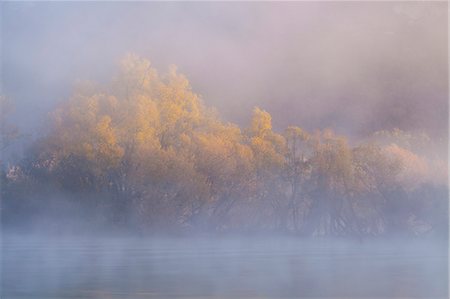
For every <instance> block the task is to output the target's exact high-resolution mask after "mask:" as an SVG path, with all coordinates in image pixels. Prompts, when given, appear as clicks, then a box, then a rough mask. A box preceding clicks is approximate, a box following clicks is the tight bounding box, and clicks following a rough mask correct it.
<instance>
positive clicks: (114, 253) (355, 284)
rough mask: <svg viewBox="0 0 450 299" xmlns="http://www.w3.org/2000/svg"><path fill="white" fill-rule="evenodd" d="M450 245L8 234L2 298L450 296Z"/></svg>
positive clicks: (4, 240) (275, 238)
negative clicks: (449, 284)
mask: <svg viewBox="0 0 450 299" xmlns="http://www.w3.org/2000/svg"><path fill="white" fill-rule="evenodd" d="M447 254H448V250H447V243H446V242H439V241H432V240H427V241H425V240H411V239H408V240H400V239H390V240H389V239H384V240H382V239H378V240H377V239H375V240H374V239H372V240H370V239H369V240H365V241H363V242H358V241H356V240H355V241H352V240H343V239H298V238H292V237H280V236H264V237H256V236H253V237H248V236H247V237H242V236H240V237H233V236H225V237H189V238H186V237H151V238H134V237H96V238H87V237H69V236H66V237H64V236H62V237H43V236H28V237H25V238H24V237H23V235H22V236H19V235H5V236H4V237H3V244H2V266H3V267H2V271H3V272H2V274H3V284H2V286H3V289H2V298H8V299H13V298H48V299H50V298H130V299H131V298H427V299H431V298H448V293H447V288H448V273H447V264H448V258H447Z"/></svg>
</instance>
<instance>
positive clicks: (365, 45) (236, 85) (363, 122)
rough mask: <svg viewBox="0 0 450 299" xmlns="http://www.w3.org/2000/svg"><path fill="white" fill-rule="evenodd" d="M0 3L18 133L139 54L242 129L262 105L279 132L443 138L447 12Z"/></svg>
mask: <svg viewBox="0 0 450 299" xmlns="http://www.w3.org/2000/svg"><path fill="white" fill-rule="evenodd" d="M0 5H1V12H2V36H1V44H2V75H3V76H2V83H3V93H5V94H7V95H8V96H10V97H11V98H12V99H13V101H14V102H15V104H16V109H17V120H18V121H20V122H21V123H22V125H23V127H25V128H34V127H36V124H38V123H39V122H40V121H42V120H43V119H44V116H45V114H46V113H47V112H48V111H49V110H50V109H51V107H52V106H53V105H54V104H55V103H56V102H57V101H59V100H62V99H64V98H66V97H67V96H68V95H69V94H70V91H71V88H72V86H73V83H74V82H75V81H76V80H77V79H90V80H99V81H108V80H109V79H110V78H111V77H112V75H113V72H114V70H115V69H116V67H117V64H118V61H119V60H120V58H121V57H122V56H123V55H124V54H125V53H127V52H135V53H137V54H139V55H141V56H144V57H146V58H148V59H149V60H150V61H151V62H152V63H153V65H154V66H155V67H157V68H158V69H159V70H160V71H161V72H163V71H164V70H165V69H166V68H167V67H168V65H169V64H172V63H173V64H176V65H177V66H178V67H179V70H180V71H181V72H182V73H184V74H186V75H187V77H188V78H189V79H190V81H191V84H192V86H193V89H194V90H195V91H196V92H198V93H199V94H201V95H202V97H203V99H204V102H205V103H206V104H207V105H211V106H215V107H217V108H218V110H219V112H220V113H221V115H222V117H223V118H224V119H225V120H229V121H232V122H237V123H239V124H242V125H245V124H247V123H248V120H249V117H250V115H251V110H252V108H253V106H259V107H261V108H263V109H265V110H267V111H269V112H270V113H271V114H272V116H273V121H274V125H275V126H276V128H279V129H281V128H284V127H285V126H287V125H289V124H296V125H300V126H303V127H305V128H307V129H313V128H324V127H331V128H334V129H335V130H337V131H338V132H341V133H347V134H354V135H357V136H359V135H362V134H367V133H370V132H372V131H374V130H379V129H391V128H394V127H399V128H401V129H405V130H417V129H424V130H427V131H428V132H429V133H430V134H432V135H435V136H440V137H442V136H448V135H447V134H448V133H447V130H448V94H447V92H448V91H447V90H448V72H447V70H448V62H447V59H448V52H447V30H448V29H447V11H448V8H447V3H445V2H434V3H433V2H431V3H425V2H423V3H419V2H398V3H396V2H384V3H381V2H371V3H369V2H362V3H356V2H326V3H325V2H295V3H294V2H286V3H274V2H270V3H269V2H266V3H248V2H247V3H236V2H234V3H205V2H201V3H180V2H172V3H149V2H147V3H143V2H136V3H125V2H121V3H119V2H115V3H112V2H109V3H102V2H78V3H74V2H65V3H55V2H46V3H26V2H20V3H17V2H6V3H5V2H3V3H1V4H0Z"/></svg>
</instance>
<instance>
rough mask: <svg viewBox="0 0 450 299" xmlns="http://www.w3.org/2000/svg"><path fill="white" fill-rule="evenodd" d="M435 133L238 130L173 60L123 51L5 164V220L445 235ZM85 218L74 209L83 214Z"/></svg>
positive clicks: (256, 117) (258, 125) (442, 166)
mask: <svg viewBox="0 0 450 299" xmlns="http://www.w3.org/2000/svg"><path fill="white" fill-rule="evenodd" d="M432 144H433V143H432V142H431V140H429V139H428V137H427V136H426V135H418V134H416V135H413V134H409V133H406V132H402V131H400V130H394V131H391V132H378V133H376V134H374V135H373V136H370V137H368V138H367V139H366V140H363V141H361V142H359V143H357V144H349V141H348V140H347V138H345V137H344V136H337V135H336V134H334V133H333V132H331V131H330V130H323V131H316V132H307V131H305V130H303V129H302V128H299V127H295V126H292V127H288V128H287V129H286V130H285V131H284V132H283V133H277V132H275V131H274V130H273V129H272V124H271V116H270V114H269V113H267V112H266V111H263V110H261V109H259V108H255V109H254V111H253V116H252V118H251V122H250V125H249V126H248V127H247V128H244V129H241V128H239V127H238V126H236V125H234V124H230V123H226V122H223V121H221V120H220V119H219V117H218V116H217V113H216V112H215V111H214V110H213V109H210V108H208V107H205V106H204V105H203V103H202V101H201V99H200V98H199V96H198V95H196V94H195V93H194V92H193V91H192V90H191V87H190V85H189V82H188V80H187V79H186V78H185V77H184V76H183V75H181V74H179V73H177V71H176V69H175V68H171V69H170V70H169V72H168V73H167V74H165V75H159V74H158V73H157V71H156V70H155V69H154V68H152V67H151V65H150V63H149V62H148V61H147V60H145V59H142V58H139V57H137V56H134V55H129V56H127V57H126V58H125V59H124V60H123V61H122V64H121V69H120V72H119V73H118V75H117V76H116V77H115V78H114V79H113V80H112V82H111V83H110V84H108V85H107V86H97V85H95V84H92V83H89V84H88V83H85V84H82V85H80V86H78V87H77V88H76V91H75V92H74V94H73V95H72V96H71V98H70V99H69V100H68V101H66V102H64V103H62V104H61V105H60V106H59V107H58V108H57V109H56V110H55V111H53V112H52V114H51V117H50V121H49V130H48V132H47V133H46V134H45V136H43V137H42V138H40V139H39V140H37V141H35V142H34V143H33V144H32V146H31V147H30V149H29V150H28V151H27V154H26V155H25V158H24V159H23V160H22V161H21V162H20V163H17V164H16V165H7V163H5V162H3V168H2V222H3V225H4V226H5V227H14V226H18V227H19V226H23V227H32V226H33V225H35V223H36V222H37V221H38V219H40V220H42V219H45V221H47V222H48V223H50V224H52V223H53V224H54V225H60V223H61V222H60V221H61V220H64V219H66V220H67V219H71V218H74V219H77V220H76V221H79V222H84V223H86V225H87V227H92V228H93V229H95V226H96V225H105V226H108V227H112V228H117V229H123V228H127V229H134V230H139V231H142V232H147V231H148V232H152V231H161V230H164V231H167V230H173V231H180V230H182V231H183V230H188V231H189V230H200V231H266V232H274V231H281V232H293V233H297V234H301V235H358V236H359V235H381V234H387V233H407V234H412V235H420V234H439V233H442V234H443V235H445V234H446V229H447V213H448V208H447V201H448V188H447V185H446V175H447V173H446V171H447V168H446V166H447V165H446V163H445V162H444V160H442V161H440V160H439V158H437V157H434V156H432V154H430V153H431V152H430V151H429V150H428V149H429V148H430V146H431V145H432ZM75 216H76V217H75Z"/></svg>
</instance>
